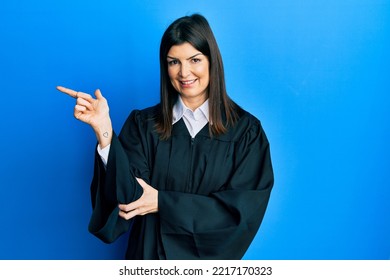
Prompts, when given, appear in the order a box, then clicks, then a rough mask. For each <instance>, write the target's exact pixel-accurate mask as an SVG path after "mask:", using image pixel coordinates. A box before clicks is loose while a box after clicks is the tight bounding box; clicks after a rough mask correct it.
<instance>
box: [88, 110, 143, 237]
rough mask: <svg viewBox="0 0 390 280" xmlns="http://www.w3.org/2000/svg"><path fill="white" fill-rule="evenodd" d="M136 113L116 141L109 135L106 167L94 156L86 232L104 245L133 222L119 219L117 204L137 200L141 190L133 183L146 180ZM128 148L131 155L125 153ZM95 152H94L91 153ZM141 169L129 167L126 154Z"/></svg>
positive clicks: (114, 137) (127, 228)
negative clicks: (89, 209) (90, 211)
mask: <svg viewBox="0 0 390 280" xmlns="http://www.w3.org/2000/svg"><path fill="white" fill-rule="evenodd" d="M136 115H137V111H134V112H132V114H130V116H129V118H128V119H127V121H126V123H125V125H124V126H123V128H122V131H121V133H120V135H119V137H117V136H116V134H115V133H113V138H112V141H111V147H110V152H109V155H108V161H107V166H106V167H105V166H104V164H103V162H102V160H101V158H100V156H99V155H98V153H97V152H95V166H94V174H93V179H92V183H91V201H92V208H93V211H92V215H91V219H90V222H89V226H88V229H89V231H90V232H91V233H92V234H94V235H95V236H96V237H98V238H99V239H101V240H102V241H104V242H106V243H111V242H113V241H115V240H116V239H117V238H118V237H119V236H120V235H121V234H123V233H124V232H126V231H127V230H129V228H130V226H131V223H132V221H133V220H130V221H127V220H125V219H123V218H121V217H120V216H119V215H118V214H119V208H118V204H119V203H123V204H128V203H130V202H133V201H135V200H137V199H138V198H140V197H141V195H142V193H143V189H142V187H141V186H140V185H139V183H138V182H137V180H136V177H139V178H148V176H149V175H148V174H141V173H140V172H139V170H144V172H143V173H148V172H147V170H148V168H147V163H146V161H145V160H144V156H143V155H142V153H140V152H137V151H142V149H143V147H142V143H141V141H137V139H140V137H141V136H140V134H139V131H137V129H136V128H137V127H139V125H133V124H134V123H135V122H137V121H138V118H137V117H136ZM129 147H132V149H131V150H132V151H131V152H129ZM95 150H96V149H95ZM130 153H131V156H132V157H133V158H134V159H135V161H136V162H138V163H139V164H140V165H145V166H144V167H137V168H136V167H134V166H132V165H131V164H130V161H129V158H128V157H129V156H130V155H129V154H130Z"/></svg>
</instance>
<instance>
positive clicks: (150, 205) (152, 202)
mask: <svg viewBox="0 0 390 280" xmlns="http://www.w3.org/2000/svg"><path fill="white" fill-rule="evenodd" d="M136 179H137V181H138V183H139V184H140V185H141V187H142V188H143V189H144V193H143V194H142V196H141V197H140V198H139V199H138V200H136V201H134V202H131V203H129V204H119V206H118V207H119V216H120V217H122V218H123V219H125V220H130V219H131V218H133V217H135V216H138V215H140V216H143V215H146V214H149V213H156V212H158V191H157V190H156V189H155V188H153V187H152V186H150V185H148V184H147V183H146V182H145V181H144V180H142V179H140V178H136Z"/></svg>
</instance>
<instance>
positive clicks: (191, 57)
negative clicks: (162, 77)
mask: <svg viewBox="0 0 390 280" xmlns="http://www.w3.org/2000/svg"><path fill="white" fill-rule="evenodd" d="M198 55H203V53H201V52H200V53H197V54H194V55H193V56H190V57H189V58H187V59H186V60H190V59H193V58H194V57H196V56H198ZM167 58H170V59H177V58H176V57H173V56H169V55H167Z"/></svg>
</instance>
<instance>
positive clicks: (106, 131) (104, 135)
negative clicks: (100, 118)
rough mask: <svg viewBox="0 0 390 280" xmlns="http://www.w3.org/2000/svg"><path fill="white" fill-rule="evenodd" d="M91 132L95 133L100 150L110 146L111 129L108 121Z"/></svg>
mask: <svg viewBox="0 0 390 280" xmlns="http://www.w3.org/2000/svg"><path fill="white" fill-rule="evenodd" d="M93 130H94V131H95V134H96V138H97V140H98V142H99V146H100V148H101V149H104V148H105V147H106V146H108V145H109V144H111V140H112V133H113V129H112V124H111V120H110V119H108V120H106V121H105V122H104V123H103V124H102V125H100V126H99V127H96V128H93Z"/></svg>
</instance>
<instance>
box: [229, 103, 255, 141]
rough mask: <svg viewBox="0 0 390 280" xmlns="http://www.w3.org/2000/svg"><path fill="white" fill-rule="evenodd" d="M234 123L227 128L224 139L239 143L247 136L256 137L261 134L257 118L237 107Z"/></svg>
mask: <svg viewBox="0 0 390 280" xmlns="http://www.w3.org/2000/svg"><path fill="white" fill-rule="evenodd" d="M235 112H236V116H237V118H236V121H235V123H234V125H232V126H230V127H229V128H228V132H227V133H226V134H225V135H224V138H225V139H226V138H227V139H230V140H233V141H240V140H241V139H242V138H243V137H246V136H248V135H256V134H259V133H261V132H262V126H261V122H260V120H259V118H257V117H256V116H255V115H253V114H252V113H250V112H248V111H246V110H245V109H243V108H241V107H237V108H236V110H235Z"/></svg>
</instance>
